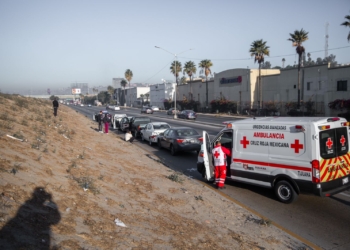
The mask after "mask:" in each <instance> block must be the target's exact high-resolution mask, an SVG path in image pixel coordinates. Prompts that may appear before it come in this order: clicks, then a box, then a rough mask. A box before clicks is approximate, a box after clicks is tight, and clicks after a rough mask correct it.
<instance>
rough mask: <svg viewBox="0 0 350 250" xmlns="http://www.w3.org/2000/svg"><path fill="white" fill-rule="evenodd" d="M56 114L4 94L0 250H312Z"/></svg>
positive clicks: (88, 124) (46, 105) (75, 117)
mask: <svg viewBox="0 0 350 250" xmlns="http://www.w3.org/2000/svg"><path fill="white" fill-rule="evenodd" d="M87 108H88V107H87ZM52 113H53V111H52V104H51V102H48V101H43V100H38V99H32V98H25V97H21V96H14V95H5V94H0V174H1V178H0V194H1V195H0V248H1V249H304V248H306V246H305V245H303V244H302V243H301V242H299V241H297V240H296V239H294V238H292V237H290V236H289V235H287V234H286V233H284V232H282V231H280V230H279V229H277V228H275V227H273V226H272V225H269V222H268V221H264V220H262V219H260V218H257V217H256V216H254V215H252V214H250V213H249V212H248V211H246V210H245V209H243V208H241V207H239V206H238V205H236V204H234V203H232V202H231V201H229V200H227V199H225V198H224V197H223V196H221V195H220V193H218V192H216V191H214V190H212V189H210V188H207V187H206V186H204V185H203V184H201V183H198V182H197V181H193V180H191V179H189V178H187V177H186V176H184V175H181V174H180V173H175V172H174V171H172V170H170V169H168V168H166V167H165V166H164V165H162V164H161V163H160V162H159V161H158V160H157V159H156V158H155V157H154V156H152V155H149V154H148V153H147V152H144V151H143V150H142V149H140V148H138V147H137V146H136V145H133V144H129V143H126V142H124V141H123V140H121V139H119V138H118V137H117V136H116V135H115V134H114V133H113V131H111V132H110V133H109V134H101V133H98V132H96V130H95V128H97V125H96V124H95V123H94V122H93V121H91V120H90V119H89V118H87V117H84V116H83V115H81V114H79V113H77V112H75V111H74V110H72V109H70V108H69V107H66V106H60V107H59V111H58V116H57V117H54V116H53V114H52ZM9 136H11V137H9ZM124 226H125V227H124Z"/></svg>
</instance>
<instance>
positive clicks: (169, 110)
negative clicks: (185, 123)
mask: <svg viewBox="0 0 350 250" xmlns="http://www.w3.org/2000/svg"><path fill="white" fill-rule="evenodd" d="M179 112H180V110H178V109H177V110H176V114H178V113H179ZM166 114H167V115H175V109H174V108H170V109H168V111H167V112H166Z"/></svg>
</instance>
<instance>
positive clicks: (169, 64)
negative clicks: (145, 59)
mask: <svg viewBox="0 0 350 250" xmlns="http://www.w3.org/2000/svg"><path fill="white" fill-rule="evenodd" d="M170 64H171V62H170V63H167V64H166V65H165V66H164V67H163V68H162V69H161V70H159V71H158V72H157V73H155V74H154V75H153V76H151V77H150V78H148V79H147V80H146V81H145V83H147V81H148V80H150V79H152V78H153V77H155V76H156V75H158V73H159V72H161V71H162V70H163V69H164V68H165V67H166V66H168V65H170Z"/></svg>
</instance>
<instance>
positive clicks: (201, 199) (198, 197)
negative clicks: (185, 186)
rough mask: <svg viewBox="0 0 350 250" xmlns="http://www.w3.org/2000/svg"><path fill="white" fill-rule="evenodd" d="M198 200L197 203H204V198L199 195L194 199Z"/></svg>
mask: <svg viewBox="0 0 350 250" xmlns="http://www.w3.org/2000/svg"><path fill="white" fill-rule="evenodd" d="M194 198H195V199H196V201H203V197H202V196H200V195H198V196H195V197H194Z"/></svg>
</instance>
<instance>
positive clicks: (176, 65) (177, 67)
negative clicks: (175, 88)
mask: <svg viewBox="0 0 350 250" xmlns="http://www.w3.org/2000/svg"><path fill="white" fill-rule="evenodd" d="M181 71H182V65H181V63H180V62H179V61H176V60H175V61H173V62H172V63H171V66H170V72H171V73H172V74H173V75H174V76H175V81H176V85H177V78H178V76H179V72H181Z"/></svg>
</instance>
